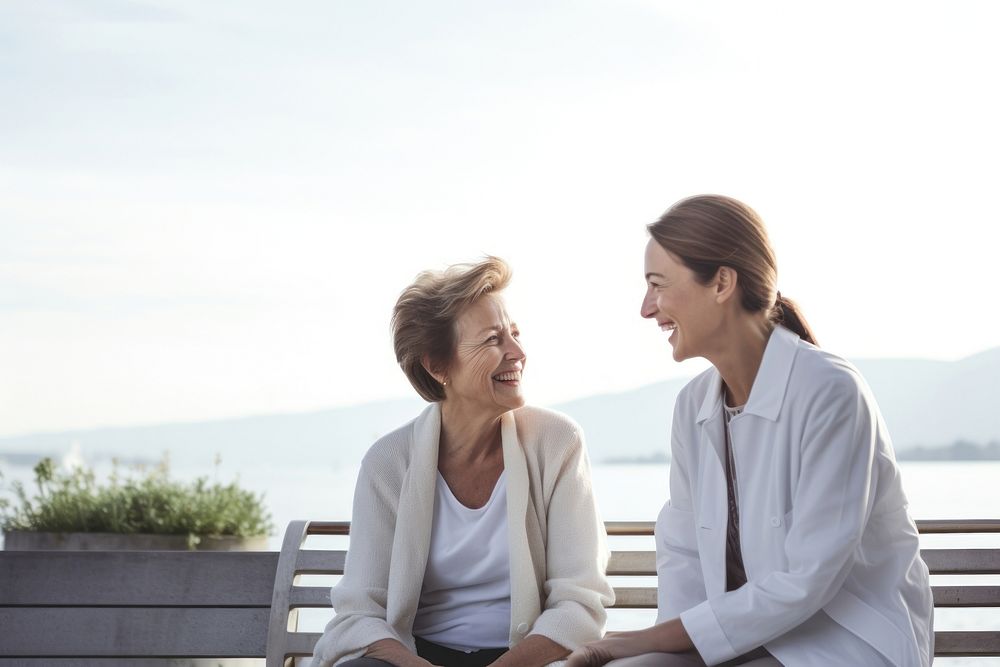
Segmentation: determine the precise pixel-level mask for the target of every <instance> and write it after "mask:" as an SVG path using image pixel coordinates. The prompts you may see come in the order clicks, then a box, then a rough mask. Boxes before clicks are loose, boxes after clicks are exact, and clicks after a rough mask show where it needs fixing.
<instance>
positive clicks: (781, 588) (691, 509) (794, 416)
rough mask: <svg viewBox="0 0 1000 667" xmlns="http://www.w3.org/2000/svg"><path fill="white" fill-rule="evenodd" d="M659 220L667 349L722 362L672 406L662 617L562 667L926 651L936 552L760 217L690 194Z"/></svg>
mask: <svg viewBox="0 0 1000 667" xmlns="http://www.w3.org/2000/svg"><path fill="white" fill-rule="evenodd" d="M649 232H650V235H651V237H652V238H651V239H650V241H649V243H648V245H647V248H646V260H645V275H646V284H647V287H646V295H645V298H644V299H643V302H642V316H643V317H646V318H649V319H653V320H655V321H656V323H657V324H658V325H659V326H660V328H661V329H662V330H663V331H664V332H666V333H668V334H669V342H670V344H671V346H672V347H673V357H674V359H675V360H677V361H681V360H683V359H688V358H691V357H705V358H706V359H708V360H709V361H711V362H712V366H713V367H712V368H710V369H709V370H707V371H706V372H704V373H702V374H701V375H699V376H698V377H696V378H695V379H694V380H692V381H691V382H690V383H689V384H688V385H687V386H686V387H685V388H684V389H683V391H682V392H681V393H680V395H679V396H678V399H677V404H676V406H675V409H674V419H673V433H672V438H671V454H672V458H671V466H670V500H669V501H668V502H667V504H666V506H665V507H664V508H663V510H662V512H661V513H660V516H659V518H658V520H657V522H656V547H657V570H658V574H659V605H658V606H659V612H658V617H657V624H656V625H655V626H653V627H651V628H647V629H645V630H638V631H633V632H621V633H609V634H608V636H607V637H606V638H605V639H603V640H601V641H599V642H596V643H592V644H590V645H588V646H587V647H585V648H583V649H580V650H578V651H576V652H574V653H573V655H572V656H571V657H570V660H569V663H568V667H584V666H586V667H591V666H594V665H602V664H605V663H608V662H610V661H615V662H614V664H615V665H616V667H617V666H619V665H620V666H622V667H623V666H624V665H706V664H708V665H718V664H725V665H755V666H760V667H763V666H764V665H785V666H786V667H802V666H812V665H815V666H817V667H818V666H822V667H831V666H837V665H844V666H845V667H846V666H848V665H850V666H851V667H855V666H858V665H866V666H867V665H875V666H881V665H895V666H896V667H924V666H926V665H930V664H931V661H932V659H933V653H934V651H933V642H934V635H933V629H932V615H933V601H932V597H931V590H930V585H929V578H928V573H927V567H926V566H925V565H924V562H923V561H922V560H921V558H920V554H919V548H918V540H917V531H916V527H915V525H914V523H913V520H912V519H911V518H910V516H909V514H908V511H907V503H906V496H905V494H904V493H903V489H902V486H901V484H900V476H899V469H898V467H897V466H896V462H895V457H894V455H893V450H892V445H891V442H890V440H889V434H888V433H887V432H886V427H885V423H884V422H883V420H882V418H881V415H880V414H879V411H878V406H877V405H876V403H875V399H874V397H873V396H872V394H871V391H870V390H869V388H868V386H867V385H866V384H865V381H864V379H863V378H862V377H861V375H860V374H859V373H858V371H857V369H855V368H854V367H853V366H852V365H851V364H850V363H848V362H847V361H845V360H844V359H842V358H840V357H838V356H836V355H834V354H831V353H829V352H826V351H824V350H821V349H820V348H818V347H817V346H816V341H815V339H814V337H813V334H812V331H811V330H810V328H809V326H808V324H806V322H805V319H804V318H803V317H802V315H801V313H800V312H799V311H798V309H797V307H796V306H795V305H794V304H793V303H792V302H791V301H789V300H788V299H786V298H784V297H782V296H781V294H780V293H779V292H778V291H777V286H776V282H777V267H776V263H775V258H774V252H773V250H772V248H771V246H770V242H769V240H768V237H767V232H766V230H765V228H764V225H763V223H762V222H761V220H760V218H759V217H758V215H757V214H756V213H755V212H754V211H753V210H752V209H751V208H750V207H748V206H746V205H745V204H743V203H741V202H739V201H736V200H734V199H730V198H727V197H720V196H714V195H713V196H698V197H692V198H689V199H685V200H682V201H680V202H678V203H677V204H675V205H674V206H673V207H672V208H671V209H670V210H668V211H667V212H666V213H665V214H664V215H663V216H662V217H661V218H660V220H658V221H657V222H655V223H653V224H651V225H650V226H649ZM847 315H849V314H845V316H847ZM859 326H861V324H859ZM630 656H639V657H630Z"/></svg>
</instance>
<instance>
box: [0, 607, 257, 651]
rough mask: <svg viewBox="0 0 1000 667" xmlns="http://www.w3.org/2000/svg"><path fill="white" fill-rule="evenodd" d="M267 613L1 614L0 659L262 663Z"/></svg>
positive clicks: (71, 610) (72, 610)
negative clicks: (202, 659)
mask: <svg viewBox="0 0 1000 667" xmlns="http://www.w3.org/2000/svg"><path fill="white" fill-rule="evenodd" d="M267 621H268V610H267V609H203V608H191V609H184V608H171V609H143V608H136V607H120V608H116V607H102V608H92V609H86V608H77V607H55V608H47V609H35V608H29V607H21V608H4V609H0V628H3V633H2V636H0V656H7V657H21V656H24V657H29V656H52V657H74V656H76V657H81V658H98V657H103V656H120V657H130V656H135V657H146V658H150V657H158V658H165V657H205V658H243V657H246V658H262V657H264V655H265V650H266V647H265V644H266V640H267Z"/></svg>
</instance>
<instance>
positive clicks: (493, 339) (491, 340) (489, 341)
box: [486, 334, 500, 343]
mask: <svg viewBox="0 0 1000 667" xmlns="http://www.w3.org/2000/svg"><path fill="white" fill-rule="evenodd" d="M498 340H500V336H498V335H496V334H493V335H492V336H490V337H489V338H487V339H486V342H487V343H496V342H497V341H498Z"/></svg>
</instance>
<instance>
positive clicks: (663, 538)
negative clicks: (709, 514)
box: [654, 501, 698, 556]
mask: <svg viewBox="0 0 1000 667" xmlns="http://www.w3.org/2000/svg"><path fill="white" fill-rule="evenodd" d="M654 534H655V536H656V544H657V545H658V546H661V547H663V548H664V549H667V550H670V551H678V552H680V553H683V554H686V555H691V556H697V555H698V537H697V534H696V533H695V518H694V512H692V511H691V510H681V509H677V508H676V507H673V506H672V505H671V504H670V501H667V504H666V505H664V506H663V509H662V510H660V516H659V517H657V519H656V526H655V528H654Z"/></svg>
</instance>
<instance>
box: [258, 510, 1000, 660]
mask: <svg viewBox="0 0 1000 667" xmlns="http://www.w3.org/2000/svg"><path fill="white" fill-rule="evenodd" d="M605 526H606V528H607V531H608V535H609V536H646V537H651V536H652V534H653V524H652V522H646V521H610V522H607V523H606V524H605ZM917 527H918V529H919V530H920V532H921V533H922V534H942V533H943V534H965V533H1000V520H970V521H918V522H917ZM349 533H350V523H348V522H332V521H293V522H292V523H290V524H289V526H288V530H287V531H286V532H285V540H284V544H283V545H282V549H281V557H280V559H279V561H278V571H277V573H276V574H275V581H274V590H275V594H274V606H273V607H272V610H271V614H272V623H271V631H270V632H271V634H270V636H269V637H268V658H267V667H284V665H285V664H286V659H287V658H290V657H300V656H309V655H312V650H313V647H314V646H315V644H316V642H317V641H318V640H319V637H320V635H319V633H315V632H297V631H296V630H295V628H294V626H295V618H294V616H295V610H296V609H303V608H317V607H326V608H328V607H330V595H329V588H328V587H326V586H323V587H320V586H299V585H296V583H295V578H296V577H297V576H299V575H305V574H308V575H316V574H321V575H337V574H343V568H344V561H345V556H346V552H345V551H321V550H311V549H303V548H302V545H303V542H304V541H305V539H306V538H307V537H308V536H310V535H348V534H349ZM921 556H922V557H923V559H924V562H926V563H927V566H928V568H929V569H930V571H931V574H932V575H995V574H1000V549H922V550H921ZM608 575H610V576H613V577H646V578H647V581H648V578H649V577H655V576H656V554H655V552H654V551H653V550H652V549H649V550H644V551H612V554H611V560H610V562H609V564H608ZM932 588H933V593H934V606H935V607H939V608H945V607H981V608H988V607H1000V586H995V585H966V584H962V585H943V586H939V585H934V586H933V587H932ZM279 591H281V593H280V594H279ZM615 596H616V600H615V604H614V607H613V608H616V609H655V608H656V585H655V583H645V584H644V585H638V586H615ZM935 655H937V656H1000V628H995V629H993V630H978V631H937V632H935Z"/></svg>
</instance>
